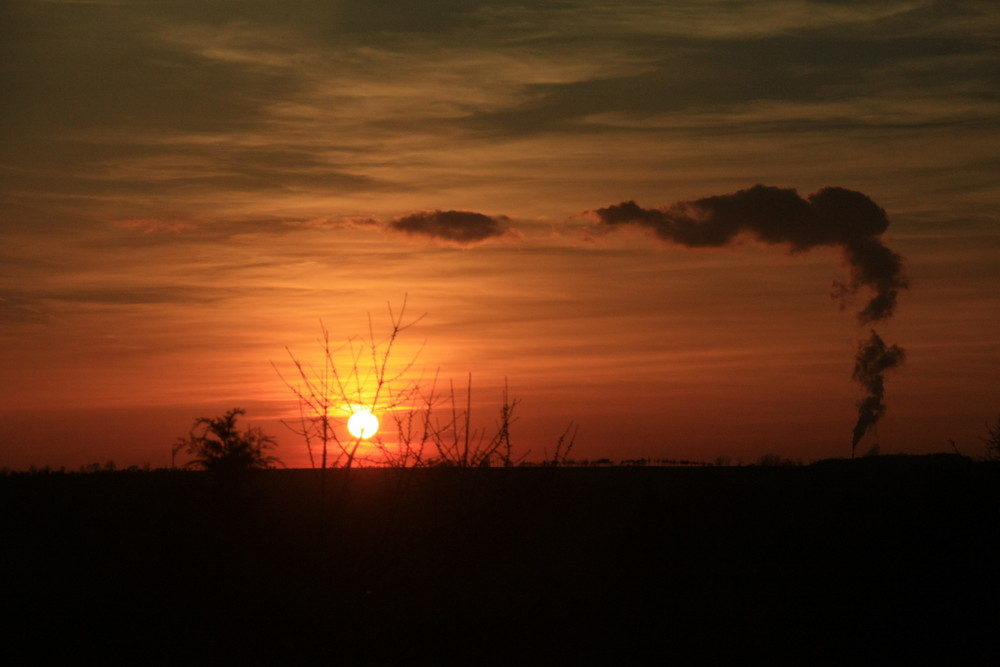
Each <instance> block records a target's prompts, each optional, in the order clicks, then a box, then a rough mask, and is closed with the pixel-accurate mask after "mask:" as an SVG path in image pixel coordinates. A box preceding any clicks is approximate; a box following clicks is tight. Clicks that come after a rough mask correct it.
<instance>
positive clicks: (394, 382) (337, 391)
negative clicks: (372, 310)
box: [271, 297, 424, 470]
mask: <svg viewBox="0 0 1000 667" xmlns="http://www.w3.org/2000/svg"><path fill="white" fill-rule="evenodd" d="M388 308H389V324H390V326H389V332H388V334H387V335H385V336H383V337H381V338H376V336H375V329H374V325H373V323H372V319H371V315H369V317H368V337H367V338H358V337H352V338H348V339H347V341H346V342H345V343H344V344H343V345H341V346H339V347H334V346H332V345H331V343H330V332H329V330H328V329H327V328H326V327H325V326H324V325H323V324H322V323H321V324H320V328H321V331H322V339H321V341H320V349H321V362H320V363H319V365H313V364H309V363H307V362H304V361H302V360H300V359H299V358H298V357H296V356H295V354H293V353H292V351H291V350H290V349H288V348H286V351H287V352H288V356H289V358H290V359H291V362H292V365H293V366H294V369H295V373H294V379H289V378H286V377H285V375H284V374H282V372H281V370H280V369H279V368H278V366H277V365H276V364H274V363H273V362H272V364H271V365H272V366H273V367H274V369H275V371H276V372H277V373H278V376H279V377H280V378H281V380H282V382H284V383H285V386H287V387H288V388H289V389H290V390H291V392H292V393H293V394H294V395H295V398H296V399H297V401H298V407H299V420H298V422H296V423H289V422H286V426H288V427H289V428H290V429H291V430H292V431H293V432H294V433H296V434H298V435H300V436H302V438H303V439H304V440H305V443H306V448H307V450H308V452H309V461H310V464H311V466H312V467H313V468H317V467H318V468H319V469H320V470H325V469H327V468H351V467H353V466H354V464H355V462H356V461H357V459H358V451H359V449H360V447H361V443H362V441H363V440H364V438H362V437H360V436H359V437H354V438H353V439H349V438H346V437H344V436H342V434H341V433H340V432H339V430H338V428H337V427H338V426H339V425H341V424H342V423H346V421H347V419H348V418H349V417H350V416H351V415H352V414H353V413H354V412H355V411H357V410H368V411H370V412H372V413H377V412H384V413H392V412H393V411H395V410H396V409H398V408H399V407H400V406H402V405H403V404H405V403H406V402H407V401H409V400H410V399H411V398H412V397H413V396H414V395H415V394H416V392H417V390H418V388H419V382H418V381H409V380H407V375H408V373H409V372H410V371H411V369H412V368H413V365H414V364H415V363H416V360H417V356H419V352H418V353H416V354H414V355H413V357H412V358H410V359H409V360H408V361H407V362H406V363H404V364H402V366H399V367H397V368H396V369H395V370H392V361H393V360H392V355H393V352H394V350H395V346H396V343H397V342H398V339H399V336H400V334H402V333H403V332H404V331H405V330H407V329H409V328H410V327H411V326H413V325H414V324H416V323H417V322H419V321H420V320H421V319H423V317H424V316H423V315H421V316H420V317H417V318H415V319H412V320H409V321H407V320H406V319H405V318H406V298H405V297H404V299H403V305H402V307H401V308H400V310H399V312H398V313H396V312H394V311H393V308H392V304H389V305H388ZM338 355H339V356H340V358H341V359H346V363H344V362H342V361H338ZM317 456H318V457H319V465H318V466H317V462H316V458H317Z"/></svg>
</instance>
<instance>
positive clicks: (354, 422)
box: [347, 408, 378, 440]
mask: <svg viewBox="0 0 1000 667" xmlns="http://www.w3.org/2000/svg"><path fill="white" fill-rule="evenodd" d="M347 430H348V431H350V432H351V435H353V436H354V437H355V438H360V439H362V440H364V439H365V438H370V437H372V436H373V435H375V433H376V432H377V431H378V417H376V416H375V415H373V414H372V412H371V410H368V409H367V408H362V409H360V410H358V411H357V412H355V413H354V414H353V415H351V418H350V419H348V420H347Z"/></svg>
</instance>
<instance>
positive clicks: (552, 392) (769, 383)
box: [0, 0, 1000, 469]
mask: <svg viewBox="0 0 1000 667" xmlns="http://www.w3.org/2000/svg"><path fill="white" fill-rule="evenodd" d="M0 50H2V55H0V89H2V90H3V91H4V94H3V101H2V102H0V242H2V246H0V340H2V344H0V373H2V376H0V377H2V383H0V468H2V467H6V468H11V469H23V468H26V467H27V466H30V465H36V466H45V465H48V466H54V467H58V466H66V467H68V468H75V467H77V466H80V465H84V464H87V463H90V462H95V461H96V462H104V461H108V460H114V461H115V462H116V464H117V465H118V466H119V467H124V466H129V465H145V464H149V465H151V466H153V467H157V466H165V465H169V464H170V463H171V450H172V446H173V444H174V442H175V441H176V439H177V438H178V437H180V436H184V435H186V434H187V433H188V430H189V428H190V427H191V426H192V423H193V421H194V420H195V419H196V418H198V417H205V416H216V415H221V414H223V413H224V412H225V411H226V410H229V409H231V408H234V407H242V408H244V409H245V410H246V415H245V416H244V417H243V418H242V422H241V423H243V424H245V425H246V426H260V427H261V428H263V429H264V430H265V431H266V432H267V433H270V434H272V435H273V436H275V437H276V438H277V440H278V441H279V443H280V446H279V448H278V449H277V450H276V451H275V453H276V454H277V455H278V456H280V457H281V458H282V459H283V460H284V461H285V463H286V464H287V465H289V466H293V467H299V466H307V465H309V460H308V456H307V453H306V449H305V444H304V443H303V441H302V438H300V437H298V436H296V435H295V433H294V432H293V431H292V429H290V428H287V427H286V425H285V424H283V423H282V422H283V421H290V422H292V423H294V422H295V420H297V419H298V417H299V414H300V413H299V408H298V404H297V400H296V397H295V394H294V393H293V391H292V389H291V388H290V387H289V386H287V384H286V382H285V381H286V380H289V378H291V379H292V380H294V379H295V373H294V367H293V366H291V362H292V359H297V360H299V361H300V362H302V363H303V364H305V365H306V367H307V368H308V367H310V366H311V367H313V368H319V364H320V361H321V358H322V357H321V353H322V344H321V339H322V335H323V334H322V331H323V330H324V329H325V330H326V331H327V332H328V334H329V337H330V341H331V347H332V349H333V350H334V355H335V357H336V358H335V363H336V364H337V365H338V367H339V368H341V369H342V370H343V369H350V367H351V364H352V362H351V360H350V359H351V358H350V350H351V349H359V348H361V349H363V348H364V346H365V341H366V340H367V337H368V336H369V334H370V332H373V333H374V335H375V341H376V343H377V344H379V345H381V344H382V343H381V341H382V340H383V339H382V336H384V335H385V334H386V333H387V332H388V331H389V329H391V323H392V318H393V317H396V316H398V315H399V312H400V310H401V308H402V306H403V304H404V302H405V313H404V315H405V321H406V322H408V323H409V322H411V321H413V320H415V319H417V318H419V321H417V322H415V323H414V324H413V326H411V327H409V328H408V329H406V330H405V331H403V332H401V334H400V336H399V337H398V339H397V341H396V343H395V347H394V348H393V350H392V355H391V358H390V366H391V369H390V370H391V372H392V373H396V372H403V371H404V370H405V373H404V375H403V377H401V378H400V379H399V380H397V383H399V384H400V385H404V384H406V385H407V386H409V384H408V383H412V382H417V383H421V384H422V386H424V387H426V386H427V384H428V383H429V382H430V379H431V378H433V377H435V376H436V377H437V378H438V384H437V387H438V389H439V390H443V392H444V394H445V395H447V392H448V390H447V388H448V387H449V386H455V387H456V393H457V394H458V395H459V396H460V397H462V398H460V400H459V401H458V402H459V403H460V404H461V405H460V406H459V408H460V409H464V407H465V398H464V396H465V395H466V393H465V392H466V390H467V387H468V383H469V379H470V378H471V386H472V393H471V395H472V399H471V407H472V410H471V412H472V423H473V424H474V425H475V428H477V429H478V430H479V432H480V433H488V432H489V430H490V429H492V428H495V426H496V423H497V419H498V409H499V407H500V405H501V403H502V391H503V387H504V384H505V382H506V384H507V386H508V388H509V392H510V396H511V397H513V398H516V399H517V401H518V403H517V406H516V410H515V417H516V421H515V422H514V423H513V425H512V428H511V439H512V442H513V445H514V447H515V448H516V449H517V450H518V451H520V452H523V453H524V454H526V455H527V457H528V460H539V459H542V458H545V457H547V456H551V454H552V452H553V451H554V449H555V446H556V443H557V441H558V438H559V436H560V434H562V433H563V432H564V431H565V430H566V429H567V427H568V426H569V425H570V424H572V425H573V426H574V427H575V428H576V429H577V430H576V432H577V436H576V440H575V443H574V449H573V451H572V456H573V458H579V459H583V458H590V459H595V458H603V457H607V458H612V459H615V460H619V459H628V458H666V459H688V460H698V461H715V460H718V459H722V460H730V461H732V462H734V463H735V462H738V461H743V462H748V463H749V462H752V461H754V460H756V459H758V458H759V457H760V456H762V455H764V454H777V455H780V456H782V457H787V458H791V459H794V460H799V459H801V460H803V461H811V460H816V459H820V458H827V457H835V456H850V455H851V452H852V444H855V443H854V440H855V439H856V438H855V436H856V435H857V434H858V433H857V428H858V426H859V423H860V422H859V417H861V418H862V421H864V420H865V419H867V422H865V423H864V425H863V427H862V430H861V433H860V438H857V440H858V442H857V443H856V449H857V453H858V454H859V455H860V454H863V453H865V452H867V451H869V450H870V449H872V447H873V446H874V445H876V444H877V445H878V450H879V451H880V452H881V453H883V454H890V453H910V454H920V453H928V452H937V451H952V445H951V444H950V442H951V441H953V442H954V443H955V446H956V447H957V448H958V449H959V450H960V451H961V452H962V453H964V454H968V455H972V456H976V455H979V454H981V453H982V452H983V451H984V445H983V443H982V441H981V439H980V438H981V436H983V435H985V434H986V424H987V423H988V422H992V421H993V420H995V419H996V418H997V415H998V413H1000V380H998V378H1000V338H998V336H997V335H996V332H997V329H998V325H1000V268H998V266H1000V264H998V261H997V260H998V258H1000V216H998V213H997V211H998V210H1000V178H998V175H1000V157H998V156H1000V121H998V119H1000V95H998V93H997V82H998V80H1000V13H998V12H997V11H996V8H995V5H994V3H993V2H991V1H989V0H983V1H974V0H949V1H947V2H937V1H934V0H900V1H897V2H894V1H880V2H869V1H865V0H754V1H753V2H740V1H738V0H698V1H697V2H695V1H690V2H680V1H678V2H672V1H666V2H650V1H644V2H638V1H628V0H626V1H623V2H617V3H599V2H594V1H591V0H564V1H556V0H552V1H528V2H524V3H507V2H490V1H485V0H484V1H476V0H463V1H461V2H448V1H445V0H432V1H431V0H429V1H426V2H420V3H409V2H402V1H401V0H366V1H365V2H352V1H342V2H323V3H319V2H304V1H301V0H286V1H285V2H281V3H274V2H270V1H267V2H264V1H257V0H239V1H235V0H233V1H226V0H204V1H201V2H190V1H186V0H162V1H156V2H150V1H136V2H131V1H129V0H107V1H102V0H94V1H89V0H4V2H3V3H2V4H0ZM872 304H874V307H875V310H874V311H872V310H868V308H869V306H870V305H872ZM390 308H391V309H392V314H390ZM866 312H867V314H866ZM873 313H874V314H873ZM873 332H875V334H874V335H873ZM876 336H877V338H878V341H880V342H882V343H884V345H883V346H882V347H881V348H879V350H880V352H878V353H876V354H874V356H872V354H869V355H868V362H866V363H867V364H868V365H867V366H865V367H864V368H862V369H861V372H860V374H859V373H856V372H855V371H856V368H855V365H856V363H857V362H859V361H860V360H862V358H863V357H864V356H865V354H864V352H865V350H868V352H869V353H871V350H872V347H871V344H872V342H873V341H875V337H876ZM352 346H353V348H352ZM379 349H383V348H381V347H380V348H379ZM345 354H347V355H348V356H346V357H345V356H344V355H345ZM365 359H367V357H365ZM407 364H411V365H410V366H409V368H408V369H407V368H406V367H407ZM872 364H874V365H872ZM362 365H363V364H362ZM366 372H367V371H366ZM283 377H284V380H283V379H282V378H283ZM293 385H294V382H293ZM364 391H365V392H369V389H368V388H366V389H365V390H364ZM369 393H370V392H369ZM445 397H446V396H445ZM866 401H867V408H865V407H863V406H865V405H866ZM859 405H860V406H862V407H860V408H859ZM437 409H438V410H439V414H440V415H441V419H444V420H445V421H447V417H448V415H449V414H450V407H448V406H447V405H445V404H441V405H439V406H438V408H437ZM865 410H868V412H867V413H865ZM865 415H867V416H865ZM383 421H384V423H387V420H385V419H384V420H383ZM383 435H384V437H385V438H386V439H387V440H391V439H392V437H393V434H392V433H391V429H384V431H383Z"/></svg>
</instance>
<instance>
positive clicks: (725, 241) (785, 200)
mask: <svg viewBox="0 0 1000 667" xmlns="http://www.w3.org/2000/svg"><path fill="white" fill-rule="evenodd" d="M594 213H595V215H596V216H597V219H598V221H599V224H600V227H599V228H601V229H604V230H610V229H614V228H616V227H620V226H622V225H635V226H639V227H642V228H645V229H649V230H651V231H652V232H653V233H655V234H656V236H657V237H658V238H660V239H662V240H663V241H667V242H671V243H677V244H680V245H683V246H688V247H692V248H707V247H719V246H725V245H729V244H731V243H733V242H734V241H735V240H736V239H737V238H738V237H739V236H740V235H742V234H748V235H750V236H752V237H754V238H756V239H757V240H759V241H761V242H763V243H768V244H776V245H784V246H787V247H788V248H789V249H790V250H791V251H792V252H802V251H804V250H808V249H810V248H813V247H816V246H839V247H840V248H842V249H843V252H844V258H845V259H846V260H847V263H848V265H849V267H850V272H851V274H850V280H849V281H848V282H846V283H836V287H835V292H836V293H837V294H838V295H840V296H847V295H849V294H853V293H854V292H855V291H856V290H857V289H858V288H860V287H862V286H864V287H868V288H870V289H871V290H873V291H874V292H875V296H873V297H872V298H871V299H870V300H869V301H868V304H867V305H866V306H865V307H864V308H863V309H862V310H861V311H860V312H859V313H858V319H859V320H860V321H861V322H864V323H867V322H874V321H878V320H883V319H885V318H887V317H890V316H891V315H892V313H893V311H894V310H895V308H896V300H897V296H898V294H899V290H900V289H903V288H905V287H906V286H907V281H906V277H905V276H904V274H903V260H902V257H900V255H899V254H898V253H896V252H894V251H892V250H890V249H889V248H888V247H886V246H885V244H883V242H882V234H883V233H884V232H885V231H886V229H888V227H889V217H888V216H887V215H886V212H885V211H884V210H883V209H882V208H881V207H880V206H878V205H877V204H876V203H875V202H874V201H872V200H871V199H870V198H869V197H867V196H866V195H864V194H862V193H860V192H855V191H853V190H847V189H845V188H836V187H828V188H823V189H822V190H820V191H818V192H815V193H813V194H811V195H809V196H808V197H806V198H802V197H800V196H799V194H798V193H797V192H796V191H795V190H794V189H792V188H776V187H768V186H764V185H755V186H754V187H752V188H749V189H747V190H740V191H738V192H735V193H733V194H727V195H719V196H714V197H706V198H704V199H697V200H693V201H682V202H678V203H676V204H673V205H671V206H664V207H659V208H652V209H646V208H642V207H641V206H639V205H638V204H636V203H635V202H634V201H627V202H623V203H621V204H616V205H614V206H609V207H607V208H600V209H597V210H596V211H594Z"/></svg>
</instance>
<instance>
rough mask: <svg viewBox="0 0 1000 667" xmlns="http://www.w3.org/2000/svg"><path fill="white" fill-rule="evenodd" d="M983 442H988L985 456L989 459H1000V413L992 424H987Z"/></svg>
mask: <svg viewBox="0 0 1000 667" xmlns="http://www.w3.org/2000/svg"><path fill="white" fill-rule="evenodd" d="M983 442H985V443H986V455H985V456H984V457H983V458H985V459H986V460H987V461H1000V415H998V416H997V418H996V420H995V421H994V422H993V423H992V424H987V425H986V435H985V436H984V437H983Z"/></svg>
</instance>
